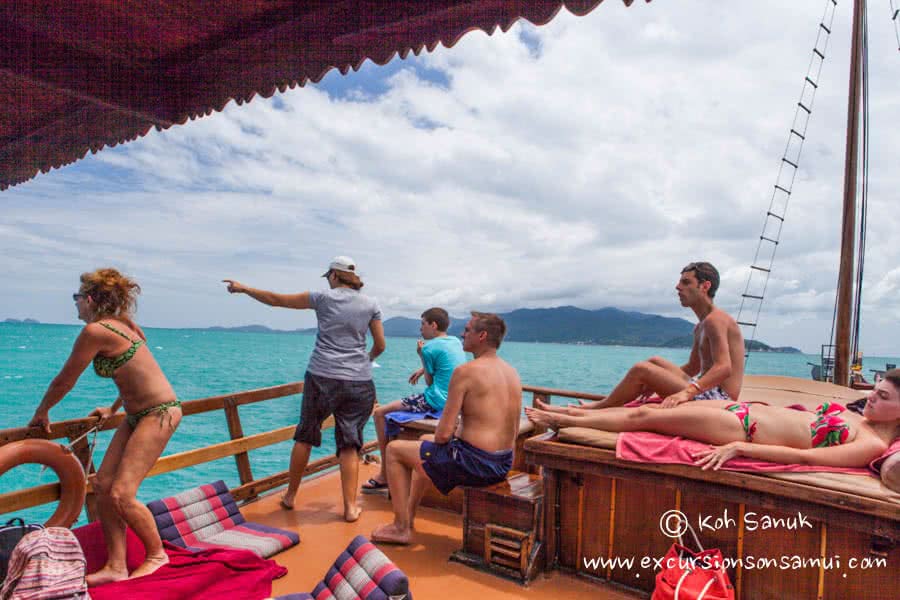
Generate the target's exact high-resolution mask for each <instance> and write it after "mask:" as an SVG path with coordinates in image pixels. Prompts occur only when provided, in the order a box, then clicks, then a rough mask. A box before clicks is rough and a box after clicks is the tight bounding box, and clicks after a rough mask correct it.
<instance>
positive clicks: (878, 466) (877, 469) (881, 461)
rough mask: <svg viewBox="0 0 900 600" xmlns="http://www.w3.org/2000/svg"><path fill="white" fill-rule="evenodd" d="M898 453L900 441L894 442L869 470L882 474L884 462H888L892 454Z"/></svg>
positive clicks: (874, 461)
mask: <svg viewBox="0 0 900 600" xmlns="http://www.w3.org/2000/svg"><path fill="white" fill-rule="evenodd" d="M897 452H900V439H898V440H894V443H893V444H891V445H890V446H889V447H888V449H887V450H885V451H884V454H882V455H881V456H879V457H878V458H876V459H875V460H873V461H872V462H871V463H869V468H870V469H872V470H873V471H875V472H876V473H880V472H881V465H883V464H884V461H886V460H887V459H888V457H889V456H890V455H891V454H896V453H897Z"/></svg>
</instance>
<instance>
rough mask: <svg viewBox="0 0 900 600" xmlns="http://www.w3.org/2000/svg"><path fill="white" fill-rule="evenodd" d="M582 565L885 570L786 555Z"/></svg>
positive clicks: (609, 560) (867, 563)
mask: <svg viewBox="0 0 900 600" xmlns="http://www.w3.org/2000/svg"><path fill="white" fill-rule="evenodd" d="M582 561H583V563H584V568H586V569H590V570H593V571H597V570H606V569H629V570H630V569H633V568H634V567H635V566H638V567H639V568H641V569H649V568H653V569H654V570H656V569H662V568H663V567H665V568H667V569H671V568H674V567H676V566H678V567H680V568H682V569H684V568H688V567H690V568H696V567H700V568H703V569H721V568H725V569H730V568H733V567H738V566H740V568H741V569H746V570H748V571H752V570H754V569H782V570H796V569H812V568H815V569H820V568H824V569H825V570H832V569H841V568H845V569H851V570H866V569H880V568H884V567H887V558H884V557H878V556H864V557H857V556H851V557H849V558H847V559H842V558H841V557H840V555H835V556H831V557H828V558H823V557H816V558H809V557H803V556H797V555H796V554H794V555H787V554H784V555H782V556H780V557H767V556H744V557H741V558H732V557H727V556H726V557H724V558H722V560H721V561H719V560H715V561H714V560H709V559H708V558H707V557H703V558H702V559H701V560H692V559H689V558H678V559H674V558H668V559H667V558H666V557H664V556H662V557H659V558H656V557H653V556H644V557H641V558H640V559H637V558H636V557H634V556H629V557H621V556H613V557H605V556H597V557H594V558H588V557H584V558H583V559H582Z"/></svg>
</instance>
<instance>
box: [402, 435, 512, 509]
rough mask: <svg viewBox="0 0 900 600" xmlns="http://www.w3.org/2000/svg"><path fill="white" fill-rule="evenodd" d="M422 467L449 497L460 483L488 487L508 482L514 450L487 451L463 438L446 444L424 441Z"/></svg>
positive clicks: (420, 451) (438, 487) (421, 454)
mask: <svg viewBox="0 0 900 600" xmlns="http://www.w3.org/2000/svg"><path fill="white" fill-rule="evenodd" d="M419 458H421V459H422V468H423V469H424V470H425V473H426V474H427V475H428V477H429V479H431V481H432V482H434V485H435V487H437V489H438V491H440V492H441V493H442V494H444V495H445V496H446V495H447V494H449V493H450V491H451V490H452V489H453V488H455V487H456V486H458V485H470V486H473V487H484V486H486V485H491V484H494V483H498V482H500V481H504V480H505V479H506V474H507V473H509V470H510V469H511V468H512V460H513V451H512V450H500V451H499V452H485V451H484V450H482V449H481V448H476V447H475V446H473V445H472V444H469V443H468V442H465V441H463V440H461V439H459V438H453V439H452V440H450V441H449V442H448V443H446V444H435V443H434V442H427V441H426V442H422V447H421V448H420V449H419Z"/></svg>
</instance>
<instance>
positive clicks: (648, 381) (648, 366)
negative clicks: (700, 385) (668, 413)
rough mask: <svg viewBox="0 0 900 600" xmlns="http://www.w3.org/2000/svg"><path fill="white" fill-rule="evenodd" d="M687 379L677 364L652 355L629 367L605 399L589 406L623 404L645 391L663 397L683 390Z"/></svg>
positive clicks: (605, 406) (599, 406)
mask: <svg viewBox="0 0 900 600" xmlns="http://www.w3.org/2000/svg"><path fill="white" fill-rule="evenodd" d="M672 367H674V368H675V370H673V369H672ZM687 381H688V377H687V375H685V373H684V371H682V370H681V369H680V368H679V367H678V366H676V365H673V364H672V363H669V362H668V361H665V359H662V358H657V357H654V358H652V359H650V360H644V361H641V362H639V363H637V364H636V365H634V366H633V367H631V369H629V370H628V373H627V374H626V375H625V378H624V379H622V381H620V382H619V385H617V386H616V387H615V388H614V389H613V391H612V392H611V393H610V394H609V396H607V397H606V400H601V401H600V402H597V403H595V404H594V405H593V406H591V408H612V407H615V406H623V405H625V404H627V403H629V402H631V401H632V400H635V399H636V398H638V397H639V396H640V395H642V394H644V393H647V392H652V393H655V394H657V395H659V396H660V397H661V398H665V397H666V396H670V395H672V394H675V393H677V392H680V391H681V390H683V389H684V386H685V385H686V384H687Z"/></svg>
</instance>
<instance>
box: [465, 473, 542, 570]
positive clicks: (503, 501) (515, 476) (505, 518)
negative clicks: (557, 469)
mask: <svg viewBox="0 0 900 600" xmlns="http://www.w3.org/2000/svg"><path fill="white" fill-rule="evenodd" d="M543 504H544V489H543V484H542V481H541V478H540V477H539V476H537V475H534V474H532V473H522V472H519V471H510V473H509V476H508V477H507V479H506V481H503V482H500V483H497V484H494V485H491V486H488V487H483V488H476V487H466V488H464V504H463V547H462V548H461V549H460V550H458V551H457V552H454V553H453V554H452V555H451V557H450V559H451V560H455V561H457V562H461V563H463V564H466V565H469V566H473V567H476V568H481V569H486V570H488V571H492V572H495V573H499V574H501V575H505V576H508V577H512V578H514V579H516V580H517V581H519V582H521V583H523V584H527V583H528V582H529V581H531V580H532V579H534V577H535V575H537V573H539V572H540V571H541V570H542V569H543V564H544V551H543V543H542V540H543V518H544V510H543Z"/></svg>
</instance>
